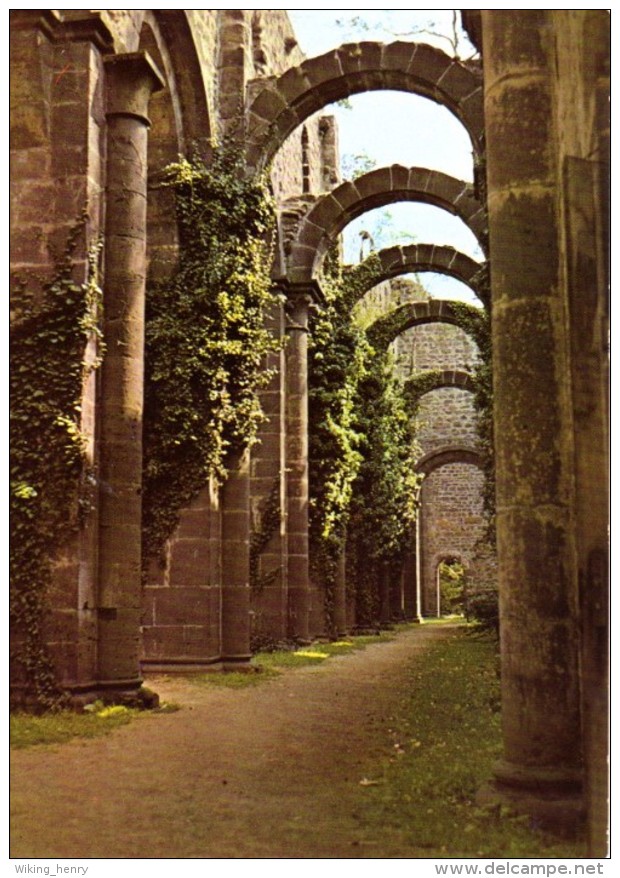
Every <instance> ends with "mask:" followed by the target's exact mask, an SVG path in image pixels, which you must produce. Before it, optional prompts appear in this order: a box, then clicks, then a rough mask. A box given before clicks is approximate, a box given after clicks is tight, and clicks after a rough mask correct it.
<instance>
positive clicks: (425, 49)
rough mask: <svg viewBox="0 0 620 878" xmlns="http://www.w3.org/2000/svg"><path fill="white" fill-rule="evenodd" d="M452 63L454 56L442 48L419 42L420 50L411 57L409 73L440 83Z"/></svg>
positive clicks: (434, 83) (436, 83)
mask: <svg viewBox="0 0 620 878" xmlns="http://www.w3.org/2000/svg"><path fill="white" fill-rule="evenodd" d="M452 63H453V60H452V58H451V57H450V56H449V55H446V53H445V52H442V51H441V49H435V48H434V47H433V46H427V45H425V44H424V43H421V44H418V51H417V52H416V53H415V55H414V56H413V58H412V59H411V63H410V64H409V66H408V68H407V73H408V74H410V75H411V76H415V77H417V78H419V79H421V80H423V81H425V82H429V83H432V84H433V85H438V84H439V82H440V81H441V79H442V77H443V76H445V74H446V72H447V71H448V70H449V69H450V67H451V65H452Z"/></svg>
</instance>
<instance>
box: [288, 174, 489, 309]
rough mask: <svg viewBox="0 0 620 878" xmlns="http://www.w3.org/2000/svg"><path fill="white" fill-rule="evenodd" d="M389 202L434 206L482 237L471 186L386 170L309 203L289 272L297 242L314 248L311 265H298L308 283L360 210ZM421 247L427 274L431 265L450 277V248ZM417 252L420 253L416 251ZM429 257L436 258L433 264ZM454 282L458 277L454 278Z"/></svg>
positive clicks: (437, 176) (296, 259)
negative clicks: (305, 274)
mask: <svg viewBox="0 0 620 878" xmlns="http://www.w3.org/2000/svg"><path fill="white" fill-rule="evenodd" d="M395 201H418V202H421V203H424V204H430V205H432V206H434V207H439V208H440V209H442V210H447V211H448V212H449V213H451V214H453V215H455V216H458V217H459V218H460V219H461V220H462V221H463V222H464V223H465V224H466V225H467V226H468V227H469V228H470V229H471V231H472V232H473V233H474V234H475V235H479V236H482V234H483V232H484V225H483V222H482V220H483V218H484V212H483V211H482V208H481V207H480V202H479V201H478V200H477V198H476V196H475V194H474V191H473V187H472V186H471V185H470V184H469V183H466V182H464V181H463V180H456V179H455V178H454V177H450V176H448V175H447V174H443V173H442V172H441V171H432V170H428V169H427V168H406V167H404V166H402V165H392V166H391V167H387V168H377V169H375V170H373V171H369V172H368V173H367V174H363V175H362V176H361V177H358V178H357V179H356V180H355V182H354V183H352V182H346V183H342V184H341V185H340V186H338V187H336V188H335V189H333V190H332V191H331V192H329V193H327V194H325V195H324V196H322V198H319V199H318V201H317V202H315V204H314V206H313V207H311V208H310V210H309V211H308V213H307V214H306V216H305V218H304V220H303V221H302V223H301V224H300V227H299V230H298V232H297V235H296V237H295V240H293V242H292V243H291V247H290V258H289V264H290V267H291V269H292V268H295V269H298V268H299V267H300V260H299V254H298V252H297V247H296V245H297V242H300V243H304V244H306V245H310V244H311V243H314V244H316V247H317V250H316V253H315V258H314V260H313V262H312V264H311V265H308V263H307V260H304V265H306V266H307V268H308V271H309V274H308V277H307V278H306V280H308V281H310V280H312V279H313V278H314V276H315V272H318V270H319V264H320V260H321V257H322V256H323V255H324V253H325V252H326V250H327V249H328V247H329V244H330V242H331V241H334V240H335V238H336V236H337V235H338V234H339V233H340V231H341V230H342V229H343V228H344V226H346V225H347V223H349V222H350V221H351V220H353V219H355V218H356V217H358V216H360V215H361V214H363V213H365V212H366V211H369V210H372V209H373V208H375V207H383V206H384V205H386V204H392V203H394V202H395ZM472 218H473V220H472ZM309 224H310V225H309ZM312 226H314V227H316V229H320V233H319V232H317V231H315V230H313V231H312V234H311V235H309V234H308V230H309V229H311V228H312ZM424 246H425V248H426V249H425V251H424V255H423V256H420V260H424V259H426V260H428V262H429V270H433V268H432V266H434V265H435V264H436V265H437V267H438V269H439V270H442V269H444V268H445V269H446V273H452V274H453V275H455V276H456V274H455V272H450V271H447V269H448V268H449V267H450V266H451V265H452V262H453V261H454V258H455V257H454V251H453V250H452V248H447V249H446V248H441V247H439V248H438V249H437V250H436V251H435V250H434V249H430V250H429V248H431V247H432V246H434V245H430V244H427V245H424ZM420 252H421V253H422V251H420ZM435 253H437V254H439V256H438V257H437V261H436V257H435ZM396 258H400V257H396ZM415 258H417V257H415ZM463 259H465V257H464V256H463V257H462V258H461V259H460V265H461V266H462V265H464V263H463ZM474 265H475V271H477V270H478V269H479V267H480V266H479V264H478V263H473V261H472V266H471V271H469V272H468V274H467V278H468V279H467V280H464V282H465V283H468V280H469V277H470V276H472V275H473V274H474V273H475V272H474V269H473V266H474ZM421 268H422V266H421V265H420V266H418V268H412V270H414V271H415V270H420V269H421ZM297 273H298V272H297ZM458 279H459V280H461V279H463V278H460V277H458ZM476 292H477V290H476Z"/></svg>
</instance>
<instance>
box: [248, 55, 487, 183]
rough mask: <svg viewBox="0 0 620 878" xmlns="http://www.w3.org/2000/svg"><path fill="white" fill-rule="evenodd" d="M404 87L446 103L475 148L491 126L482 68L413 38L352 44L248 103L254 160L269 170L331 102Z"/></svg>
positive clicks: (305, 65)
mask: <svg viewBox="0 0 620 878" xmlns="http://www.w3.org/2000/svg"><path fill="white" fill-rule="evenodd" d="M380 89H393V90H396V91H405V92H410V93H412V94H417V95H420V96H421V97H426V98H430V99H431V100H433V101H435V102H437V103H439V104H442V105H443V106H445V107H447V109H449V110H450V111H451V112H452V113H454V115H455V116H456V117H457V119H459V120H460V121H461V122H462V123H463V125H464V126H465V128H466V129H467V131H468V133H469V136H470V138H471V141H472V146H473V150H474V152H475V153H476V154H480V153H481V145H482V140H483V130H484V113H483V105H482V71H481V68H480V66H479V65H478V64H477V63H472V62H468V63H467V64H463V63H462V62H460V61H458V60H456V59H455V58H451V57H450V56H449V55H446V53H445V52H442V51H441V50H440V49H436V48H434V47H432V46H428V45H425V44H421V43H413V42H400V41H399V42H394V43H390V44H387V45H385V44H383V43H376V42H362V43H351V44H346V45H343V46H340V47H339V48H338V49H335V50H333V51H330V52H327V53H326V54H324V55H321V56H319V57H316V58H309V59H307V60H305V61H303V62H302V63H301V64H300V65H299V66H298V67H292V68H290V69H289V70H287V71H286V72H285V73H283V74H282V75H281V76H279V77H277V78H273V79H270V80H268V81H267V82H266V83H265V84H264V85H263V87H262V88H261V90H260V91H259V92H258V94H256V92H254V94H253V95H251V97H250V101H249V106H248V109H247V138H248V153H247V156H248V165H249V166H250V167H252V168H255V169H257V170H259V169H262V168H264V167H265V166H266V165H267V164H268V163H269V162H270V160H271V159H272V158H273V156H274V155H275V153H276V152H277V151H278V149H279V148H280V146H281V145H282V144H283V143H284V141H285V139H286V138H287V137H288V135H289V134H290V133H291V132H292V131H293V130H294V129H295V128H297V127H298V126H299V125H301V124H302V123H303V122H304V121H305V120H306V119H307V118H308V117H309V116H311V115H313V113H316V112H318V111H319V110H321V109H323V107H325V106H326V105H328V104H331V103H333V102H334V101H338V100H341V99H343V98H347V97H350V96H351V95H354V94H359V93H360V92H365V91H373V90H380Z"/></svg>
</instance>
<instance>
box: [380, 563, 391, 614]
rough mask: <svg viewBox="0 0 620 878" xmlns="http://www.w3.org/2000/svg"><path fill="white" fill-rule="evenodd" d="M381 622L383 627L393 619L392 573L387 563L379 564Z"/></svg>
mask: <svg viewBox="0 0 620 878" xmlns="http://www.w3.org/2000/svg"><path fill="white" fill-rule="evenodd" d="M378 572H379V621H380V622H381V624H382V625H387V624H388V623H389V621H390V619H391V618H392V607H391V601H390V597H391V594H390V591H391V579H392V577H391V575H390V573H391V571H390V565H389V563H388V562H387V561H382V562H381V563H380V564H379V571H378Z"/></svg>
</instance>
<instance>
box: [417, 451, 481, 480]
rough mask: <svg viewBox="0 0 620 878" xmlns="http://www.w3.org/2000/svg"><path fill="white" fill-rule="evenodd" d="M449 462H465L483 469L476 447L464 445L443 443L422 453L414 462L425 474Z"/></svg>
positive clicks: (419, 470)
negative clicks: (426, 452)
mask: <svg viewBox="0 0 620 878" xmlns="http://www.w3.org/2000/svg"><path fill="white" fill-rule="evenodd" d="M449 463H467V464H471V465H472V466H477V467H478V469H481V470H483V461H482V455H481V453H480V452H479V451H478V450H477V449H476V448H469V447H467V446H465V445H444V446H443V447H442V448H435V449H434V450H433V451H429V452H428V454H423V455H422V457H421V458H420V459H419V460H418V461H417V463H416V470H417V471H418V472H419V473H422V474H423V475H425V476H428V475H430V473H432V472H434V471H435V470H436V469H439V467H442V466H446V464H449Z"/></svg>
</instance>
